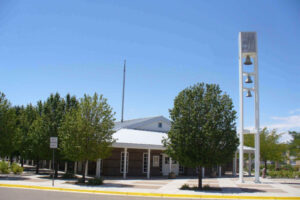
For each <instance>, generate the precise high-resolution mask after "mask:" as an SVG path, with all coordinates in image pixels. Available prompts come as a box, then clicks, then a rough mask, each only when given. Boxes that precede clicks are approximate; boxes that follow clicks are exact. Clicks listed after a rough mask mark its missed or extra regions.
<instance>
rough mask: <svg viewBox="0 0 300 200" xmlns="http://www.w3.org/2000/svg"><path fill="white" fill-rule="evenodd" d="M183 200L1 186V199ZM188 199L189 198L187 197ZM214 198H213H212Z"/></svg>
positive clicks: (179, 199) (177, 199)
mask: <svg viewBox="0 0 300 200" xmlns="http://www.w3.org/2000/svg"><path fill="white" fill-rule="evenodd" d="M100 199H101V200H158V199H168V200H182V199H183V198H159V197H135V196H120V195H101V194H88V193H76V192H60V191H45V190H33V189H20V188H5V187H0V200H100ZM185 200H187V199H185ZM210 200H212V199H210Z"/></svg>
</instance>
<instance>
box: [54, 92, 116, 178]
mask: <svg viewBox="0 0 300 200" xmlns="http://www.w3.org/2000/svg"><path fill="white" fill-rule="evenodd" d="M113 116H114V113H113V112H112V108H111V107H110V106H109V104H108V103H107V100H106V99H105V98H103V96H102V95H100V96H98V95H97V94H96V93H95V94H94V96H93V97H90V96H88V95H84V97H83V98H81V99H80V103H79V105H78V108H77V109H71V110H70V112H67V113H66V115H65V117H64V121H63V123H62V126H61V128H60V129H59V139H60V143H59V146H60V149H61V150H62V152H63V153H64V155H65V156H66V157H67V158H68V159H70V160H72V161H82V162H83V163H84V165H83V170H82V177H83V181H85V166H86V165H85V164H86V162H88V160H91V161H96V160H97V159H99V158H102V159H103V158H106V157H107V156H109V153H110V149H111V148H110V146H111V144H112V143H113V142H114V140H113V138H112V135H113V133H114V132H113V126H114V120H115V119H114V117H113Z"/></svg>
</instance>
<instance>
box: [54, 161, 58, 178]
mask: <svg viewBox="0 0 300 200" xmlns="http://www.w3.org/2000/svg"><path fill="white" fill-rule="evenodd" d="M54 169H55V174H54V177H55V178H57V177H58V161H56V162H55V164H54Z"/></svg>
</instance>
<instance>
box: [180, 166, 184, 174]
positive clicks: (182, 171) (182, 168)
mask: <svg viewBox="0 0 300 200" xmlns="http://www.w3.org/2000/svg"><path fill="white" fill-rule="evenodd" d="M179 173H180V174H183V173H184V166H182V165H180V164H179Z"/></svg>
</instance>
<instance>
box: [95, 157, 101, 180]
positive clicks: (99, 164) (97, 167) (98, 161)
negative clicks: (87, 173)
mask: <svg viewBox="0 0 300 200" xmlns="http://www.w3.org/2000/svg"><path fill="white" fill-rule="evenodd" d="M100 177H101V159H100V158H99V159H97V165H96V178H100Z"/></svg>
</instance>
